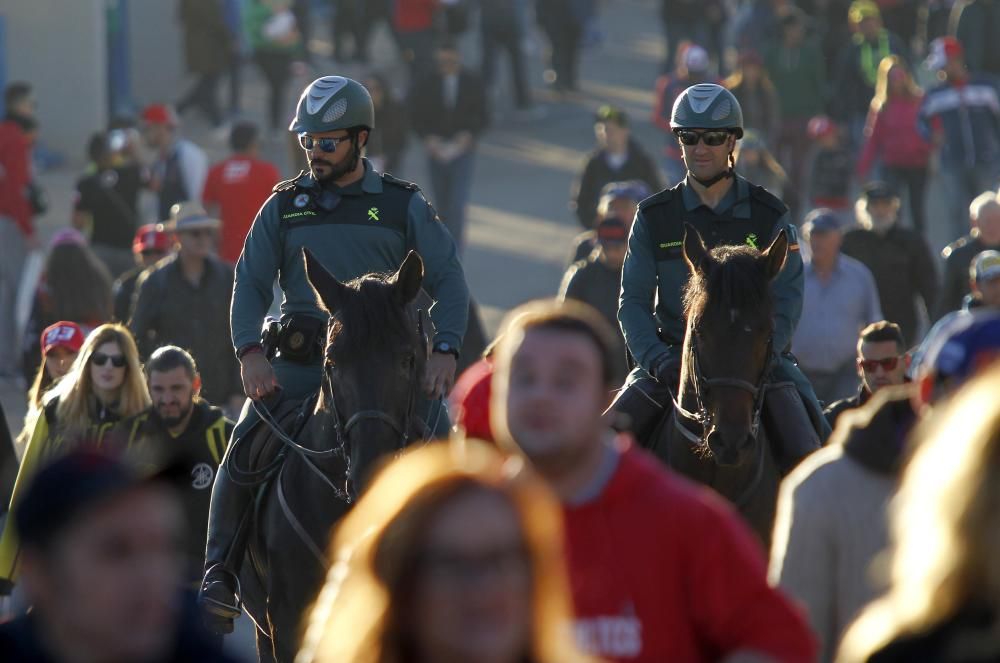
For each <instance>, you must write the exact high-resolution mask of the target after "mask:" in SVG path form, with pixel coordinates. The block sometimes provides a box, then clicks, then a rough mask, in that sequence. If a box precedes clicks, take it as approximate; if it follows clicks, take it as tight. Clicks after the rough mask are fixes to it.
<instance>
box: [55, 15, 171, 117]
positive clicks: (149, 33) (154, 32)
mask: <svg viewBox="0 0 1000 663" xmlns="http://www.w3.org/2000/svg"><path fill="white" fill-rule="evenodd" d="M73 1H74V2H76V1H78V0H73ZM177 5H178V3H177V1H176V0H129V7H128V11H129V33H130V34H129V40H130V41H131V44H130V49H131V52H132V96H133V97H134V99H133V100H134V101H135V103H136V104H137V105H138V107H139V108H140V109H141V108H142V107H143V106H145V105H146V104H150V103H153V102H169V103H175V102H176V101H177V99H178V98H179V97H180V96H181V94H182V93H183V92H184V80H185V79H184V74H185V72H184V50H183V42H182V40H181V30H180V24H179V23H178V21H177Z"/></svg>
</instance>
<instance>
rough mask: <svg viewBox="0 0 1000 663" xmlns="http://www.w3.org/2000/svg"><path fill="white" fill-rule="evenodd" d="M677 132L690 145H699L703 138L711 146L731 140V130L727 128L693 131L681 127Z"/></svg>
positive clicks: (682, 141) (679, 138)
mask: <svg viewBox="0 0 1000 663" xmlns="http://www.w3.org/2000/svg"><path fill="white" fill-rule="evenodd" d="M675 133H676V134H677V138H678V140H680V141H681V143H683V144H684V145H687V146H688V147H692V146H694V145H697V144H698V143H699V142H700V141H702V140H703V141H705V144H706V145H708V146H709V147H718V146H719V145H723V144H725V142H726V141H727V140H729V132H728V131H726V130H725V129H719V130H715V131H691V130H689V129H681V130H680V131H677V132H675Z"/></svg>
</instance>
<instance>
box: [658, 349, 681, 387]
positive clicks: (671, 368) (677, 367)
mask: <svg viewBox="0 0 1000 663" xmlns="http://www.w3.org/2000/svg"><path fill="white" fill-rule="evenodd" d="M680 374H681V358H680V357H679V356H672V355H670V354H669V353H668V354H665V355H663V356H662V357H660V358H659V359H657V360H656V363H654V364H653V377H654V378H656V380H657V382H662V383H664V384H667V385H676V384H677V382H678V381H679V378H680Z"/></svg>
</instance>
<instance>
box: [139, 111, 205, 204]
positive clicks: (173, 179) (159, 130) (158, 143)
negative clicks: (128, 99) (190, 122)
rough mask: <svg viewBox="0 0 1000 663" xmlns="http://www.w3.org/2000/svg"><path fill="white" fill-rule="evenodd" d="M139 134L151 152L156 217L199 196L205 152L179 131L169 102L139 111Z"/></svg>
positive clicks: (175, 116) (202, 180) (203, 174)
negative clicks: (140, 129) (152, 156)
mask: <svg viewBox="0 0 1000 663" xmlns="http://www.w3.org/2000/svg"><path fill="white" fill-rule="evenodd" d="M142 122H143V137H144V139H145V141H146V145H147V146H149V148H150V149H152V150H153V151H154V152H155V157H154V159H155V160H154V163H153V164H152V166H151V167H150V171H151V172H150V188H152V190H153V191H154V192H155V193H156V199H157V200H156V218H158V219H168V218H170V208H171V207H173V206H174V205H176V204H177V203H181V202H184V201H186V200H201V194H202V191H203V190H204V188H205V177H206V176H207V175H208V157H207V156H206V155H205V152H204V151H203V150H202V149H201V148H200V147H198V146H197V145H195V144H194V143H192V142H191V141H189V140H187V139H186V138H181V137H180V135H179V130H180V122H179V120H178V119H177V114H176V113H175V112H174V110H173V109H172V108H171V107H170V106H165V105H163V104H152V105H150V106H147V107H146V108H145V110H143V111H142Z"/></svg>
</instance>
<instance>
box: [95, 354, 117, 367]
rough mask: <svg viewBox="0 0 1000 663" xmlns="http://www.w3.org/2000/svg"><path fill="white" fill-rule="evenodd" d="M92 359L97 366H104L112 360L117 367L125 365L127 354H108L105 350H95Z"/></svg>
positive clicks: (112, 363)
mask: <svg viewBox="0 0 1000 663" xmlns="http://www.w3.org/2000/svg"><path fill="white" fill-rule="evenodd" d="M90 360H91V361H92V362H94V365H95V366H104V365H106V364H107V363H108V362H109V361H110V362H111V365H112V366H114V367H115V368H124V367H125V355H106V354H104V353H103V352H95V353H94V354H92V355H90Z"/></svg>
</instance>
